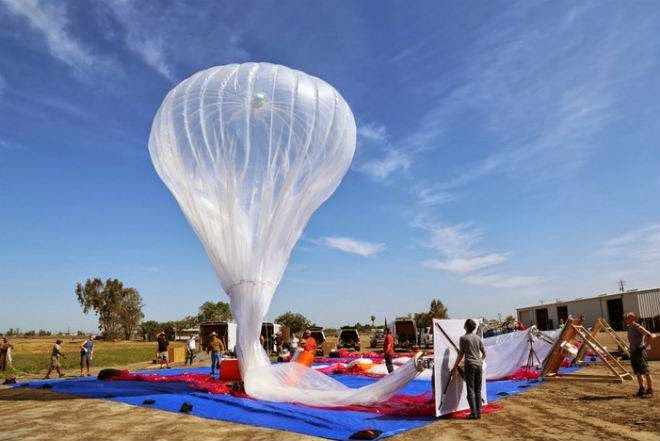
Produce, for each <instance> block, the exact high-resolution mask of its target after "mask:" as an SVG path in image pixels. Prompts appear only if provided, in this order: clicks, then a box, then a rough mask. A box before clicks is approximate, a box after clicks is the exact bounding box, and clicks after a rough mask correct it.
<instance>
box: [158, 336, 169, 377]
mask: <svg viewBox="0 0 660 441" xmlns="http://www.w3.org/2000/svg"><path fill="white" fill-rule="evenodd" d="M169 345H170V342H169V341H167V337H166V336H165V333H164V332H161V333H160V334H158V352H157V353H156V358H157V359H158V362H159V363H160V368H161V369H162V368H163V364H165V367H166V368H167V369H169V368H170V363H169V360H168V358H167V347H168V346H169Z"/></svg>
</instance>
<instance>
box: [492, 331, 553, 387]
mask: <svg viewBox="0 0 660 441" xmlns="http://www.w3.org/2000/svg"><path fill="white" fill-rule="evenodd" d="M537 332H539V331H536V330H534V329H528V330H525V331H514V332H509V333H508V334H502V335H497V336H494V337H488V338H484V347H485V349H486V363H487V365H488V367H487V369H486V379H487V380H500V379H503V378H508V377H510V376H511V375H513V374H514V373H516V372H517V371H518V370H520V369H521V368H524V367H525V366H526V365H527V360H528V357H529V354H530V345H531V347H533V348H534V352H535V353H536V355H537V357H538V360H540V361H541V362H543V359H545V357H546V356H547V355H548V354H549V353H550V350H551V349H552V344H551V343H549V342H548V341H545V339H542V338H539V337H538V336H537V335H536V333H537ZM543 334H544V335H545V336H546V338H547V339H548V340H550V341H554V340H555V339H556V338H557V335H558V331H543ZM538 360H537V358H533V363H534V365H538V364H539V363H538Z"/></svg>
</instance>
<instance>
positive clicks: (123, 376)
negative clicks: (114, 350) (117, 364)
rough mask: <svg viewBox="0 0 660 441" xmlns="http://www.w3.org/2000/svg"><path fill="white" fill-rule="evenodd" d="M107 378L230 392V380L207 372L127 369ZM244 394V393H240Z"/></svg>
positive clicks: (224, 392) (212, 391) (211, 391)
mask: <svg viewBox="0 0 660 441" xmlns="http://www.w3.org/2000/svg"><path fill="white" fill-rule="evenodd" d="M108 380H123V381H147V382H149V383H186V384H187V385H188V386H190V387H192V388H193V389H197V390H201V391H204V392H210V393H212V394H230V393H232V390H231V383H232V382H231V381H223V380H216V379H214V378H212V377H211V376H210V375H207V374H196V373H195V374H193V373H190V374H188V373H186V374H177V375H161V374H136V373H132V372H129V371H121V373H120V374H119V375H117V376H114V377H110V378H108ZM232 394H233V395H241V394H240V393H232ZM242 395H245V394H242Z"/></svg>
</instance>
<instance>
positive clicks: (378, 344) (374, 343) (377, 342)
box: [369, 329, 385, 349]
mask: <svg viewBox="0 0 660 441" xmlns="http://www.w3.org/2000/svg"><path fill="white" fill-rule="evenodd" d="M384 342H385V331H383V330H382V329H375V330H374V331H372V333H371V340H370V341H369V346H371V348H378V349H382V348H383V343H384Z"/></svg>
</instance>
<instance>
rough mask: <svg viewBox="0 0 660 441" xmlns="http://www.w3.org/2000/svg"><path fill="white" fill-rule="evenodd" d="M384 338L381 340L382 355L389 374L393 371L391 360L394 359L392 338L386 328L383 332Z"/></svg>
mask: <svg viewBox="0 0 660 441" xmlns="http://www.w3.org/2000/svg"><path fill="white" fill-rule="evenodd" d="M383 333H384V334H385V338H384V339H383V355H384V356H385V367H387V373H389V374H391V373H392V372H393V371H394V366H393V365H392V359H393V358H394V337H393V336H392V334H391V333H390V330H389V329H388V328H385V330H384V331H383Z"/></svg>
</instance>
